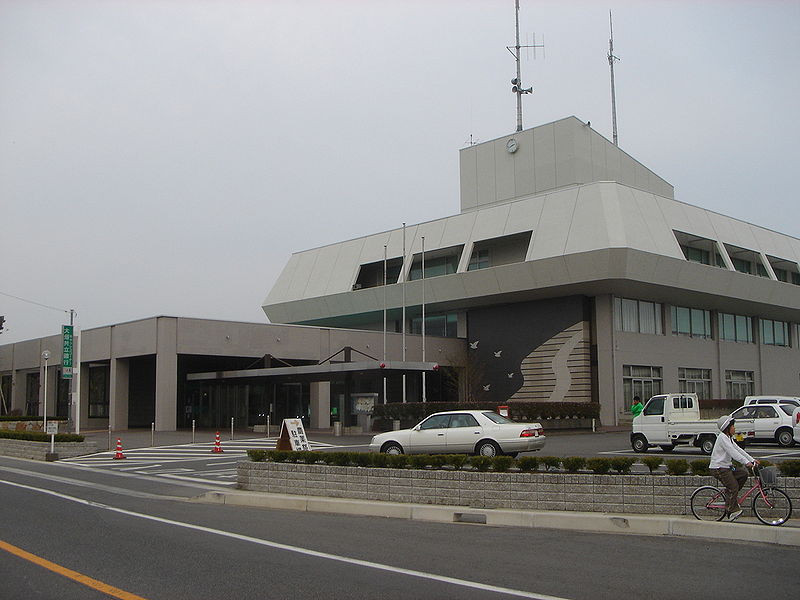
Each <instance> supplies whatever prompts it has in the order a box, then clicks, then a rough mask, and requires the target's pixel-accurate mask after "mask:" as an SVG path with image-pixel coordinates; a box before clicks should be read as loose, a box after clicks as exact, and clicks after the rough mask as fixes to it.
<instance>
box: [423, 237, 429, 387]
mask: <svg viewBox="0 0 800 600" xmlns="http://www.w3.org/2000/svg"><path fill="white" fill-rule="evenodd" d="M422 362H425V236H424V235H423V236H422ZM425 384H426V381H425V371H423V372H422V401H423V402H427V401H428V398H427V394H426V392H427V390H426V389H425V388H426V385H425Z"/></svg>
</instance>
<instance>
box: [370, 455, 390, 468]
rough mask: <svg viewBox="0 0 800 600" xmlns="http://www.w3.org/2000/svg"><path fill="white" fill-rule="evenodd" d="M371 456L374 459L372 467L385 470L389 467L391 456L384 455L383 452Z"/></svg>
mask: <svg viewBox="0 0 800 600" xmlns="http://www.w3.org/2000/svg"><path fill="white" fill-rule="evenodd" d="M369 456H371V457H372V466H373V467H378V468H379V469H385V468H386V467H388V466H389V455H388V454H383V453H382V452H378V453H376V454H370V455H369Z"/></svg>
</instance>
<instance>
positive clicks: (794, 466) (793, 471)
mask: <svg viewBox="0 0 800 600" xmlns="http://www.w3.org/2000/svg"><path fill="white" fill-rule="evenodd" d="M778 471H780V472H781V475H783V476H784V477H800V459H797V458H794V459H791V460H784V461H783V462H779V463H778Z"/></svg>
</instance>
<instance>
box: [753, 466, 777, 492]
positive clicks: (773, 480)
mask: <svg viewBox="0 0 800 600" xmlns="http://www.w3.org/2000/svg"><path fill="white" fill-rule="evenodd" d="M758 476H759V477H760V478H761V485H763V486H764V487H766V488H772V487H775V486H776V485H777V484H778V469H777V468H776V467H764V468H763V469H759V470H758Z"/></svg>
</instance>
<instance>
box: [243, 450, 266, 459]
mask: <svg viewBox="0 0 800 600" xmlns="http://www.w3.org/2000/svg"><path fill="white" fill-rule="evenodd" d="M247 456H248V458H249V459H250V460H251V461H253V462H264V461H265V460H267V451H266V450H248V451H247Z"/></svg>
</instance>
